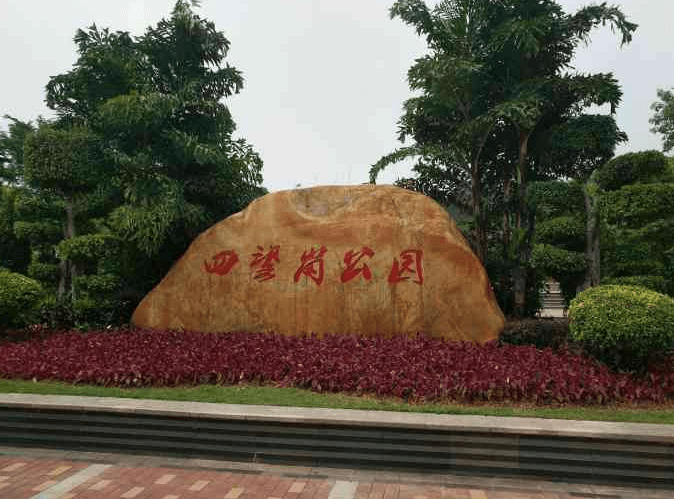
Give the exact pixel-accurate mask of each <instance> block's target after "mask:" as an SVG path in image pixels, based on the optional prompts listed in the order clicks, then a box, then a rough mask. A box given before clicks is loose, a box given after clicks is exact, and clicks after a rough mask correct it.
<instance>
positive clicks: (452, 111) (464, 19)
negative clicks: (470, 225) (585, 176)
mask: <svg viewBox="0 0 674 499" xmlns="http://www.w3.org/2000/svg"><path fill="white" fill-rule="evenodd" d="M485 14H486V13H485V11H484V2H482V1H480V0H456V1H443V2H440V3H439V4H438V5H436V6H435V7H434V8H433V9H429V8H428V6H427V5H426V4H425V3H424V2H423V1H422V0H402V1H398V2H396V3H394V4H393V6H392V7H391V10H390V15H391V18H395V17H400V18H401V20H402V21H403V22H405V23H406V24H408V25H410V26H412V27H414V28H415V29H416V31H417V33H418V34H420V35H423V36H425V37H426V42H427V43H428V46H429V49H430V54H428V55H425V56H424V57H421V58H419V59H417V60H416V61H415V64H414V65H413V66H412V67H411V68H410V70H409V72H408V82H409V85H410V89H411V90H413V91H415V92H421V95H419V96H418V97H413V98H411V99H408V100H407V101H405V104H404V106H403V109H404V114H403V116H402V117H401V118H400V121H399V140H400V141H401V142H405V141H406V139H407V138H408V137H411V138H413V139H414V144H413V145H411V146H409V147H403V148H401V149H398V150H397V151H395V152H393V153H392V154H389V155H387V156H384V157H383V158H381V159H380V160H379V161H378V162H377V163H376V164H374V165H373V166H372V168H371V169H370V180H371V182H375V181H376V177H377V175H378V174H379V172H380V171H382V170H383V169H384V168H385V167H386V166H388V165H389V164H391V163H394V162H397V161H400V160H401V159H404V158H406V157H417V158H419V161H418V163H417V165H416V167H415V168H416V170H417V171H419V172H420V173H421V172H425V173H426V175H425V176H426V177H428V173H432V174H438V175H439V176H442V177H446V178H456V179H457V182H456V183H455V184H454V185H452V186H450V190H451V191H453V192H454V194H455V197H454V201H455V202H456V203H457V204H460V205H465V206H466V207H468V208H469V210H470V212H471V213H472V215H473V216H474V218H475V226H476V238H475V239H476V241H475V246H476V249H477V253H478V256H479V258H480V259H482V260H484V258H485V256H486V251H487V236H486V227H487V220H486V210H485V207H484V206H483V196H482V192H483V185H482V184H483V166H482V156H483V153H484V150H485V146H486V144H487V141H488V139H489V137H490V134H491V131H492V129H493V128H494V126H495V125H496V124H497V122H498V120H499V113H498V112H494V110H493V109H490V107H489V105H490V102H489V100H488V94H487V92H486V90H487V88H486V86H485V78H484V70H483V67H482V65H481V63H482V60H481V59H482V53H481V50H482V47H481V39H482V38H483V37H484V33H483V30H484V28H485V18H486V15H485ZM422 175H423V174H422ZM463 179H469V182H468V184H467V185H466V184H465V183H464V180H463ZM464 186H465V187H467V192H466V188H465V187H464Z"/></svg>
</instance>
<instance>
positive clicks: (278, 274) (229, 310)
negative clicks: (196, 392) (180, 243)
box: [132, 185, 504, 342]
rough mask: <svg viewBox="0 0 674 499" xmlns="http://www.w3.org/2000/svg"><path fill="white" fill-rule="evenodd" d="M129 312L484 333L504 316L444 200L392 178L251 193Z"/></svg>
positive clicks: (293, 330) (211, 322) (158, 321)
mask: <svg viewBox="0 0 674 499" xmlns="http://www.w3.org/2000/svg"><path fill="white" fill-rule="evenodd" d="M132 323H133V324H134V325H136V326H139V327H149V328H154V329H182V330H191V331H203V332H231V331H250V332H276V333H280V334H289V335H297V334H306V333H312V332H313V333H317V334H319V335H322V334H324V333H330V334H360V335H382V336H389V337H390V336H394V335H401V334H407V335H415V334H416V333H418V332H424V333H427V334H429V335H431V336H433V337H438V338H444V339H453V340H472V341H478V342H484V341H488V340H492V339H495V338H496V337H497V336H498V333H499V332H500V331H501V329H502V328H503V325H504V317H503V314H502V312H501V310H500V309H499V307H498V305H497V303H496V301H495V299H494V295H493V293H492V291H491V286H490V284H489V279H488V278H487V274H486V272H485V270H484V268H483V267H482V264H481V263H480V261H479V260H478V258H477V257H476V256H475V255H474V254H473V252H472V251H471V249H470V247H469V245H468V243H467V242H466V240H465V239H464V238H463V236H462V234H461V232H460V231H459V229H458V228H457V227H456V224H455V223H454V221H453V220H451V219H450V217H449V216H448V214H447V212H446V211H445V210H444V209H443V208H442V207H441V206H440V205H438V204H437V203H436V202H435V201H433V200H432V199H431V198H429V197H427V196H424V195H423V194H419V193H415V192H412V191H409V190H405V189H401V188H398V187H393V186H376V185H359V186H325V187H314V188H310V189H295V190H289V191H281V192H274V193H271V194H267V195H266V196H264V197H261V198H259V199H256V200H255V201H253V202H252V203H251V204H250V205H249V206H248V207H247V208H246V209H245V210H243V211H242V212H240V213H236V214H235V215H232V216H230V217H229V218H227V219H225V220H223V221H222V222H219V223H217V224H216V225H214V226H213V227H211V228H210V229H208V230H206V231H205V232H204V233H202V234H201V235H199V236H198V237H197V238H196V239H195V241H194V242H193V243H192V245H191V246H190V247H189V248H188V249H187V251H186V252H185V254H184V255H183V257H182V258H181V259H180V260H179V261H178V262H176V264H175V265H174V266H173V268H172V269H171V270H170V272H169V273H168V274H167V275H166V277H165V278H164V279H163V280H162V281H161V283H159V285H158V286H157V287H156V288H155V289H154V290H152V291H151V292H150V293H149V294H148V295H147V296H146V297H145V298H144V299H143V301H142V302H141V303H140V304H139V306H138V308H137V309H136V311H135V312H134V314H133V317H132Z"/></svg>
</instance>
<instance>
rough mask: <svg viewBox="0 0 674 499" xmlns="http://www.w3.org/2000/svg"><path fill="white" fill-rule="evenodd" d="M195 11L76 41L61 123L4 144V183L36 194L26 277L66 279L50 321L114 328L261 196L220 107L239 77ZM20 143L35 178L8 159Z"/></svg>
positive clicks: (61, 86) (63, 81) (26, 214)
mask: <svg viewBox="0 0 674 499" xmlns="http://www.w3.org/2000/svg"><path fill="white" fill-rule="evenodd" d="M195 7H198V4H197V3H196V2H188V1H184V0H178V1H177V2H176V3H175V6H174V8H173V10H172V12H171V13H170V16H169V17H168V18H165V19H162V20H161V21H160V22H159V23H158V24H157V25H155V26H153V27H150V28H148V29H147V30H146V32H145V33H144V34H143V35H142V36H140V37H132V36H131V35H130V34H129V33H127V32H125V31H113V30H110V29H108V28H104V29H102V28H99V27H97V26H96V25H91V26H90V27H88V28H86V29H80V30H78V31H77V32H76V34H75V38H74V41H75V44H76V48H77V53H78V57H77V60H76V62H75V64H74V65H73V67H72V68H71V69H70V70H69V71H67V72H65V73H63V74H60V75H56V76H54V77H52V78H51V79H50V81H49V83H48V84H47V87H46V101H47V105H48V106H49V107H50V108H51V109H53V110H54V111H56V114H57V118H56V119H55V120H54V121H52V122H50V123H46V122H44V121H41V122H40V123H39V126H38V127H32V125H30V124H26V126H23V125H22V126H21V127H20V126H19V125H20V123H19V122H18V121H16V122H12V126H14V128H10V133H9V134H5V135H3V136H0V154H2V161H3V163H2V170H1V171H0V174H2V175H3V176H4V177H9V176H10V175H9V174H10V173H11V174H13V175H14V174H15V173H16V174H15V175H14V177H13V179H15V178H18V177H20V182H25V183H26V189H25V192H23V193H21V195H18V196H17V199H16V202H15V205H16V212H17V217H18V218H17V219H16V221H15V223H14V233H15V235H17V236H20V239H21V240H24V241H27V242H29V243H30V244H31V254H32V260H31V262H30V263H29V265H28V271H29V272H33V273H34V274H35V275H36V276H37V275H38V274H39V276H40V277H41V278H46V279H52V280H53V279H54V278H55V276H56V279H57V281H58V282H59V283H60V284H59V289H61V295H62V297H63V295H64V294H68V300H69V301H68V302H63V300H62V299H59V300H57V299H56V298H54V297H50V298H49V300H48V303H50V304H51V305H50V307H51V308H52V309H53V310H57V309H60V307H63V306H64V304H65V305H66V306H71V307H74V308H75V309H77V310H78V311H79V312H78V313H79V314H80V318H82V320H85V321H89V320H93V319H96V320H97V321H99V322H102V321H104V320H108V319H106V318H105V317H106V316H107V317H110V316H111V315H110V314H113V310H112V308H114V307H113V305H114V302H115V301H116V302H117V303H121V302H122V301H129V300H128V299H129V297H133V298H132V299H131V301H132V302H133V301H137V300H138V299H139V298H140V297H142V295H144V294H145V293H147V292H148V291H149V290H150V289H151V288H152V287H153V286H154V285H156V284H157V282H158V281H159V280H160V279H161V278H162V277H163V276H164V275H165V273H166V272H167V271H168V269H169V268H170V267H171V265H172V264H173V263H174V262H175V260H176V259H177V258H178V257H179V256H180V255H181V254H182V253H183V252H184V250H185V249H186V248H187V246H188V245H189V243H190V242H191V241H192V239H193V238H194V237H196V236H197V235H198V234H199V233H200V232H202V231H203V230H204V229H205V228H207V227H208V226H210V225H212V224H213V223H215V222H217V221H219V220H221V219H223V218H225V217H227V216H228V215H230V214H232V213H234V212H236V211H239V210H241V209H242V208H244V207H245V206H246V205H247V204H248V203H249V202H250V201H251V200H252V199H254V198H256V197H258V196H260V195H262V194H264V193H265V190H264V189H263V188H262V187H261V186H260V184H261V182H262V176H261V169H262V161H261V159H260V157H259V155H258V154H257V153H256V152H255V150H254V149H253V148H252V147H251V146H250V144H248V143H247V142H246V141H245V140H244V139H241V138H236V137H235V136H234V133H235V129H236V125H235V122H234V119H233V117H232V116H231V114H230V112H229V109H228V108H227V106H226V104H225V102H224V100H225V99H226V98H227V97H230V96H231V95H233V94H235V93H237V92H239V91H240V90H241V89H242V86H243V77H242V75H241V73H240V72H239V71H238V70H237V69H236V68H234V67H231V66H230V65H229V64H227V62H226V57H227V54H228V50H229V46H230V44H229V41H228V40H227V38H226V37H225V36H224V34H223V33H222V32H220V31H218V30H217V29H216V27H215V25H214V24H213V23H212V22H211V21H208V20H207V19H204V18H202V17H200V16H199V15H198V14H197V13H196V12H195ZM24 129H25V131H26V133H24V136H25V137H20V136H19V135H20V133H19V132H22V131H23V130H24ZM24 138H25V144H26V149H25V150H26V158H25V159H26V161H25V168H24V167H23V163H22V162H20V161H19V162H17V161H16V160H15V158H14V156H12V155H11V154H8V153H7V151H10V152H11V151H14V150H17V151H19V150H20V151H23V148H18V149H17V147H15V146H16V145H17V144H21V145H23V142H24V140H23V139H24ZM5 139H6V140H5ZM9 139H12V140H9ZM14 139H16V140H14ZM8 157H9V158H10V159H11V160H12V161H11V163H10V162H9V161H8V160H7V159H6V158H8ZM20 159H23V158H20ZM8 164H9V166H11V168H10V167H8V166H7V165H8ZM19 164H20V165H21V168H18V167H17V165H19ZM8 172H9V173H8ZM17 172H18V173H17ZM13 181H14V180H13ZM64 264H65V267H64ZM64 276H66V280H68V281H69V283H64V282H63V278H64ZM55 286H56V284H55V283H54V282H52V283H49V284H48V285H47V286H46V289H48V290H50V291H54V287H55ZM64 288H65V289H64ZM115 295H116V296H117V297H116V298H115ZM68 303H69V305H68ZM127 308H128V307H127ZM97 309H98V311H97ZM106 310H107V312H106ZM131 310H132V308H131ZM103 312H105V313H103ZM127 312H130V311H128V310H127ZM115 313H116V312H115ZM58 314H60V312H58ZM58 314H57V315H58ZM52 315H53V314H52ZM66 315H69V314H66ZM71 315H72V314H70V315H69V316H71ZM75 315H77V314H75ZM122 315H123V314H122ZM97 316H98V317H97ZM121 319H122V320H124V319H128V316H127V317H121Z"/></svg>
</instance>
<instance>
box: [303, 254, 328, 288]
mask: <svg viewBox="0 0 674 499" xmlns="http://www.w3.org/2000/svg"><path fill="white" fill-rule="evenodd" d="M327 251H328V250H327V248H326V247H325V246H321V247H320V248H318V249H317V248H312V249H310V250H309V251H305V252H304V253H302V264H301V265H300V266H299V268H298V269H297V271H296V272H295V282H298V281H299V280H300V277H302V276H303V275H305V276H307V277H309V278H310V279H312V280H313V281H314V282H315V283H316V284H318V285H320V284H321V283H322V282H323V272H324V269H323V255H325V253H327Z"/></svg>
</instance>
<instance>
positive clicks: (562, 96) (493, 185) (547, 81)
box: [370, 0, 637, 313]
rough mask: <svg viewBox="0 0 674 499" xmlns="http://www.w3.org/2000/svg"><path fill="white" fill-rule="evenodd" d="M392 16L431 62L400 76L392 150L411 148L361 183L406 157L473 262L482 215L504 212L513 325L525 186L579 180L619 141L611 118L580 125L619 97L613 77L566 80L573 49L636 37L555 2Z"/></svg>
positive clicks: (610, 13)
mask: <svg viewBox="0 0 674 499" xmlns="http://www.w3.org/2000/svg"><path fill="white" fill-rule="evenodd" d="M391 16H392V17H399V18H400V19H401V20H402V21H403V22H405V23H406V24H408V25H410V26H412V27H414V28H415V30H416V31H417V33H418V34H420V35H422V36H424V37H425V38H426V41H427V44H428V48H429V53H428V54H427V55H425V56H423V57H421V58H419V59H417V61H415V64H414V65H413V66H412V67H411V68H410V70H409V72H408V81H409V84H410V88H411V89H412V90H413V91H415V93H416V94H417V95H416V96H414V97H412V98H410V99H408V100H407V101H406V102H405V103H404V105H403V115H402V117H401V118H400V120H399V138H400V139H401V141H405V140H409V139H412V140H413V141H414V142H413V144H412V145H410V146H406V147H403V148H401V149H399V150H397V151H395V152H394V153H392V154H390V155H387V156H384V157H383V158H381V159H380V160H379V161H378V162H377V163H376V164H375V165H373V166H372V168H371V170H370V175H371V180H372V181H374V180H375V179H376V176H377V174H378V172H379V171H381V170H382V169H383V168H385V167H386V166H387V165H388V164H390V163H393V162H396V161H399V160H401V159H402V158H406V157H411V156H412V157H416V158H417V159H418V162H417V164H416V165H415V167H414V169H415V171H416V172H417V173H418V174H419V180H420V182H419V184H418V185H419V186H423V187H422V188H426V189H430V192H433V193H437V194H443V195H445V194H446V200H449V201H458V202H459V203H461V205H462V206H466V207H468V208H469V213H471V214H472V216H474V218H475V226H476V227H477V238H476V239H477V243H476V246H477V248H478V253H479V254H480V256H482V257H484V255H485V254H486V251H485V250H484V247H481V246H483V245H484V244H485V243H486V241H487V237H486V234H487V232H488V230H487V229H488V225H489V223H490V217H488V216H487V215H486V212H487V211H501V212H504V214H503V217H502V218H501V220H499V221H498V223H499V225H501V227H500V229H501V245H502V247H503V254H504V256H505V257H506V258H508V257H509V256H510V257H512V258H514V266H513V276H512V278H513V287H514V289H515V294H516V299H515V303H516V309H518V311H519V313H521V312H522V310H523V309H524V308H525V304H524V300H525V297H526V288H527V286H528V284H527V282H526V279H527V277H526V276H527V275H528V272H527V271H526V267H527V266H528V265H529V261H530V257H531V248H532V242H533V233H534V223H533V214H532V213H531V212H530V211H529V203H528V184H529V182H531V181H533V180H545V179H550V178H559V177H567V178H568V177H571V178H577V179H582V180H586V179H588V178H589V176H590V173H591V172H592V171H593V169H594V168H596V167H597V166H598V165H599V164H601V163H602V162H605V161H606V160H608V159H609V158H610V157H611V156H612V155H613V151H614V149H615V146H616V144H617V143H619V142H620V141H623V140H625V139H626V137H625V135H624V133H622V132H620V131H619V130H618V128H617V126H616V124H615V120H614V119H613V117H612V116H594V115H588V114H585V113H584V109H585V108H587V107H589V106H591V105H598V106H601V105H604V104H608V105H610V106H611V109H612V110H614V109H615V108H616V107H617V106H618V105H619V103H620V100H621V97H622V92H621V89H620V86H619V84H618V82H617V80H616V79H615V78H614V76H613V75H612V74H611V73H608V74H602V73H599V74H581V73H576V72H572V68H571V62H572V60H573V57H574V55H575V52H576V49H577V48H578V46H579V44H580V43H588V42H589V41H590V33H591V31H592V30H593V29H594V28H596V27H597V26H601V25H606V24H608V25H610V26H611V27H612V29H614V31H616V32H618V34H619V36H620V39H621V43H622V44H625V43H628V42H629V41H631V38H632V33H633V32H634V31H635V29H636V27H637V26H636V25H635V24H633V23H631V22H629V21H628V20H627V18H626V17H625V16H624V14H623V13H622V12H621V11H620V9H619V8H617V7H615V6H609V5H607V4H606V3H602V4H600V5H592V6H588V7H584V8H581V9H580V10H578V11H577V12H575V13H573V14H566V13H565V12H564V11H563V10H562V8H561V6H560V5H559V4H558V3H557V2H555V1H554V0H505V1H500V2H483V1H478V0H444V1H441V2H440V3H438V4H437V5H436V6H435V7H434V8H432V9H431V8H429V7H427V6H426V4H425V3H424V2H423V1H422V0H404V1H403V0H401V1H398V2H396V3H394V5H393V7H392V8H391ZM489 203H492V209H491V210H488V209H487V207H488V205H489ZM457 204H458V203H457ZM590 207H591V205H590ZM593 213H594V212H593ZM494 221H495V220H494V219H493V218H492V220H491V223H492V224H493V223H494ZM516 312H517V310H516Z"/></svg>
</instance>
